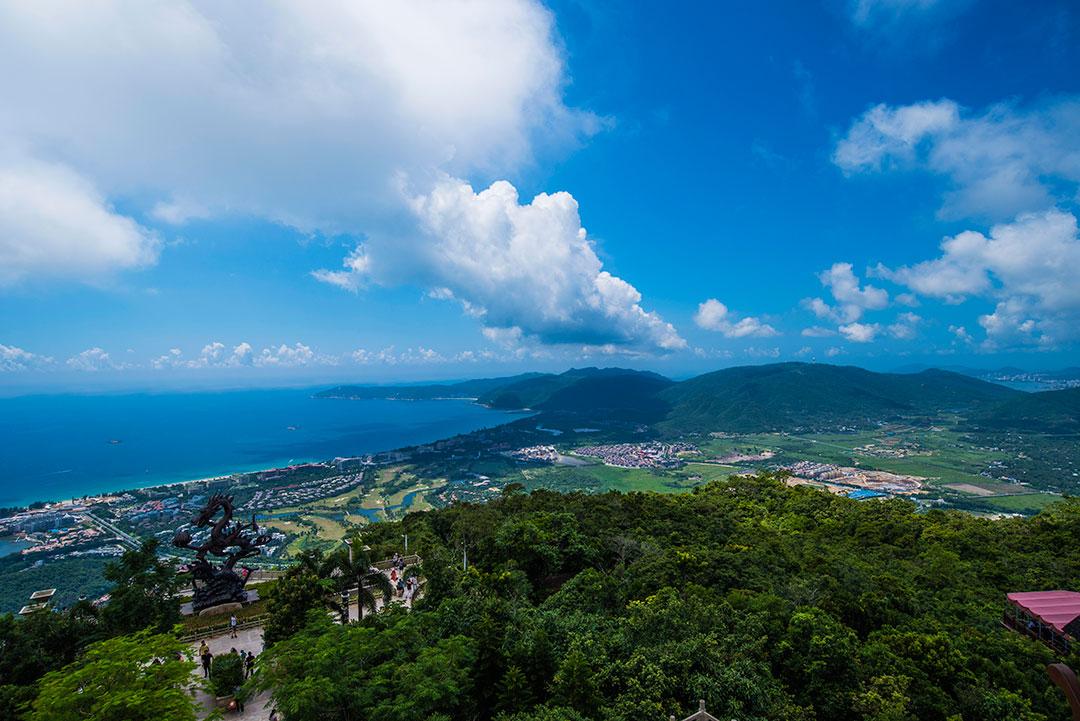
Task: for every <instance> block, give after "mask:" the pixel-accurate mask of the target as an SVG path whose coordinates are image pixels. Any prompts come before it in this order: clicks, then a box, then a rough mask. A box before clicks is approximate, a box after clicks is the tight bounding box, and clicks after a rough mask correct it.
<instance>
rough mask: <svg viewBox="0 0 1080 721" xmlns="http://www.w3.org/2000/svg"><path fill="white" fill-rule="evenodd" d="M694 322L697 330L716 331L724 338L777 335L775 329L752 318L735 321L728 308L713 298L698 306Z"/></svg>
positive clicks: (747, 317)
mask: <svg viewBox="0 0 1080 721" xmlns="http://www.w3.org/2000/svg"><path fill="white" fill-rule="evenodd" d="M694 322H695V323H697V325H698V327H699V328H704V329H705V330H711V331H716V332H717V333H721V334H723V336H724V337H725V338H748V337H762V338H764V337H769V336H774V335H778V333H777V331H776V329H775V328H773V327H772V326H771V325H769V324H768V323H762V322H761V320H760V319H758V318H755V317H753V316H746V317H744V318H740V319H738V320H736V319H735V317H734V315H733V314H732V313H731V312H730V311H728V307H727V306H726V305H724V304H723V303H721V302H720V301H718V300H716V299H715V298H710V299H708V300H707V301H705V302H704V303H702V304H700V305H699V306H698V309H697V313H696V314H695V315H694Z"/></svg>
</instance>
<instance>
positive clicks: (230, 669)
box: [210, 653, 244, 696]
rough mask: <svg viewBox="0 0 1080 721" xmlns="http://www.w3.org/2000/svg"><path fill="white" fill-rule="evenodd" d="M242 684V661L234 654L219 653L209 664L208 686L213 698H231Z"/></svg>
mask: <svg viewBox="0 0 1080 721" xmlns="http://www.w3.org/2000/svg"><path fill="white" fill-rule="evenodd" d="M243 682H244V660H243V659H242V658H240V655H239V654H236V653H221V654H218V655H217V656H214V660H213V661H212V662H211V664H210V686H211V688H213V689H214V695H215V696H231V695H232V694H233V692H234V691H235V690H236V689H237V688H238V687H239V686H240V684H242V683H243Z"/></svg>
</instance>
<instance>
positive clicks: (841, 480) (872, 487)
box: [782, 461, 925, 498]
mask: <svg viewBox="0 0 1080 721" xmlns="http://www.w3.org/2000/svg"><path fill="white" fill-rule="evenodd" d="M782 470H785V471H788V472H789V473H790V474H791V477H790V478H789V479H788V483H789V484H790V485H800V484H811V485H817V486H822V487H824V488H826V489H827V490H829V491H832V492H833V493H838V494H842V495H854V496H855V497H856V498H859V497H869V496H867V495H865V494H862V493H859V491H867V492H872V493H873V494H875V495H877V494H880V495H911V494H913V493H920V492H921V491H922V487H923V481H924V480H925V479H923V478H919V477H917V476H903V475H900V474H897V473H889V472H888V471H871V470H866V469H862V468H851V467H849V466H836V465H833V464H831V463H819V462H817V461H799V462H798V463H793V464H791V465H790V466H785V467H784V468H783V469H782Z"/></svg>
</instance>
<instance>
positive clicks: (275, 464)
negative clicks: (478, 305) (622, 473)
mask: <svg viewBox="0 0 1080 721" xmlns="http://www.w3.org/2000/svg"><path fill="white" fill-rule="evenodd" d="M306 395H307V397H308V398H311V399H312V400H362V401H405V400H408V401H419V402H428V403H435V402H445V401H452V402H458V403H466V404H468V405H472V406H474V407H477V408H483V409H484V410H487V411H492V412H494V413H497V414H500V415H502V416H503V418H501V419H495V418H493V419H492V421H493V422H491V423H485V424H483V425H481V426H480V427H479V428H472V429H470V430H461V431H458V432H456V433H449V434H446V435H438V436H434V435H433V436H431V437H430V438H427V439H426V440H422V441H416V442H410V443H405V444H402V445H383V446H372V447H371V448H370V449H359V450H357V449H356V448H352V449H347V450H348V452H347V453H341V454H338V455H334V456H326V455H323V454H307V455H292V456H289V457H281V458H277V459H270V460H263V461H259V462H257V463H252V464H250V465H248V464H236V463H228V464H226V465H222V466H219V467H218V468H212V467H211V469H208V470H207V469H200V470H196V471H176V472H174V473H167V472H165V473H160V474H155V479H151V478H149V477H148V478H145V479H140V478H137V477H131V478H127V479H124V480H118V481H116V480H114V481H108V480H102V481H98V482H93V483H90V484H88V485H87V486H86V487H85V491H83V492H80V493H78V494H70V493H66V494H63V495H53V496H36V497H30V496H23V497H21V498H11V499H9V500H7V501H5V502H3V503H0V505H3V506H5V507H8V508H12V509H19V512H26V511H28V510H31V507H33V506H39V505H44V506H47V507H49V508H54V509H55V508H63V507H70V506H74V505H79V504H81V503H82V501H83V499H87V498H102V497H109V496H118V495H122V494H124V493H130V492H138V491H145V490H147V489H151V488H172V487H177V486H187V485H195V484H200V483H212V482H215V481H221V480H224V479H228V478H233V477H237V476H243V475H247V474H257V473H266V472H272V471H276V470H281V469H285V468H288V467H290V466H296V465H301V464H306V463H330V462H332V461H334V460H335V459H357V458H363V457H364V456H367V455H377V454H379V453H387V452H393V451H398V450H402V449H406V448H410V447H414V446H416V445H422V444H424V443H433V442H436V441H439V440H445V439H446V438H449V437H453V436H454V435H460V434H462V433H469V432H475V431H476V430H480V429H484V428H494V427H497V426H501V425H505V424H507V423H512V422H513V421H514V420H516V419H517V418H518V417H520V416H521V415H522V414H523V413H522V412H521V411H508V410H504V409H495V408H489V407H488V406H486V405H484V404H481V403H477V399H476V398H475V397H450V396H446V397H440V398H437V399H436V398H430V399H412V398H390V397H387V398H349V397H344V396H337V397H334V396H330V397H326V396H324V397H319V396H317V395H314V394H310V393H308V394H306ZM21 484H22V485H23V486H24V487H27V490H29V487H32V486H33V485H34V483H33V481H32V480H28V479H24V480H23V481H22V482H21ZM80 490H81V489H80ZM24 493H25V491H24Z"/></svg>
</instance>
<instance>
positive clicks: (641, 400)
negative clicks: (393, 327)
mask: <svg viewBox="0 0 1080 721" xmlns="http://www.w3.org/2000/svg"><path fill="white" fill-rule="evenodd" d="M319 395H320V396H322V397H345V398H446V397H469V398H476V399H477V401H478V402H479V403H482V404H484V405H487V406H489V407H491V408H498V409H502V410H518V409H532V410H536V411H540V412H541V413H543V414H546V415H558V416H564V417H565V416H568V415H569V416H574V417H575V418H576V419H577V420H578V422H581V423H589V422H594V423H599V422H630V423H648V424H656V425H657V427H658V428H659V429H660V430H663V431H665V432H668V433H685V432H702V431H729V432H738V433H755V432H765V431H776V430H782V431H798V430H812V429H820V428H835V427H837V426H841V425H847V426H853V427H867V426H871V425H874V424H876V423H879V422H881V421H885V420H895V419H898V418H911V417H930V416H934V415H937V414H941V413H946V412H961V413H968V412H972V411H979V410H984V409H989V408H990V407H992V406H996V405H1000V404H1002V403H1004V402H1006V401H1010V400H1014V399H1017V398H1022V397H1024V396H1025V394H1024V393H1022V392H1020V391H1016V390H1011V389H1009V388H1006V387H1004V386H1000V385H997V384H994V383H987V382H985V381H981V380H978V379H976V378H972V377H970V376H966V375H961V374H959V373H952V372H949V371H943V370H936V369H930V370H924V371H921V372H919V373H874V372H872V371H868V370H864V369H862V368H856V367H853V366H833V365H826V364H818V363H814V364H811V363H775V364H770V365H762V366H743V367H738V368H726V369H724V370H720V371H716V372H714V373H707V374H705V375H701V376H697V377H696V378H691V379H690V380H686V381H682V382H680V383H676V382H673V381H671V380H669V379H667V378H664V377H663V376H660V375H657V374H655V373H648V372H641V371H633V370H626V369H622V368H580V369H572V370H569V371H566V372H565V373H560V374H558V375H555V374H550V373H531V374H525V375H522V376H512V377H509V378H491V379H481V380H475V381H466V382H463V383H456V384H447V385H429V386H401V387H395V388H390V387H364V386H340V387H338V388H333V389H330V390H329V391H324V392H323V393H320V394H319Z"/></svg>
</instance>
